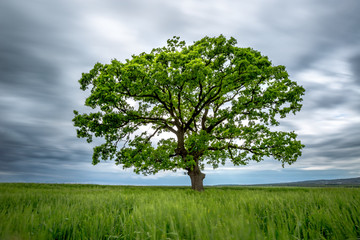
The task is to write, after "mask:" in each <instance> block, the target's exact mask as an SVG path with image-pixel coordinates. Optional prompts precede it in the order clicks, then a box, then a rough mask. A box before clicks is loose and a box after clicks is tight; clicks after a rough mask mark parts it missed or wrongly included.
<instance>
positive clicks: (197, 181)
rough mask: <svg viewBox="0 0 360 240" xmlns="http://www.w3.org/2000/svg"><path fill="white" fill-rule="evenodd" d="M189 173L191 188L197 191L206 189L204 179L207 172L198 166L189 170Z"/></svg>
mask: <svg viewBox="0 0 360 240" xmlns="http://www.w3.org/2000/svg"><path fill="white" fill-rule="evenodd" d="M188 175H189V176H190V179H191V188H192V189H193V190H196V191H199V192H201V191H204V185H203V180H204V178H205V174H204V173H202V172H201V171H200V169H199V168H198V167H195V169H194V170H191V171H188Z"/></svg>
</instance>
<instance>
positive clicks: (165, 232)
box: [0, 184, 360, 240]
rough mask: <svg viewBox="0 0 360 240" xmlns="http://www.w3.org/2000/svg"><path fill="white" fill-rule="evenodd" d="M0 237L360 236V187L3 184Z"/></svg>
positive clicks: (295, 237) (211, 237) (230, 237)
mask: <svg viewBox="0 0 360 240" xmlns="http://www.w3.org/2000/svg"><path fill="white" fill-rule="evenodd" d="M0 239H5V240H6V239H204V240H206V239H286V240H288V239H360V189H359V188H299V187H210V188H206V190H205V192H202V193H199V192H194V191H192V190H190V189H189V188H185V187H131V186H98V185H62V184H0Z"/></svg>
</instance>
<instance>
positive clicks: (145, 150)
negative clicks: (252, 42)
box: [73, 35, 305, 191]
mask: <svg viewBox="0 0 360 240" xmlns="http://www.w3.org/2000/svg"><path fill="white" fill-rule="evenodd" d="M236 43H237V42H236V40H235V39H234V38H230V39H227V38H225V37H224V36H222V35H220V36H219V37H213V38H210V37H204V38H203V39H201V40H199V41H196V42H194V44H193V45H189V46H187V45H186V44H185V42H184V41H180V40H179V38H178V37H174V38H172V39H170V40H168V41H167V46H165V47H163V48H155V49H153V50H152V51H151V52H150V53H141V54H139V55H133V56H132V57H131V59H130V60H128V59H127V60H126V61H125V62H120V61H118V60H113V61H112V62H111V63H110V64H100V63H97V64H95V66H94V68H93V69H91V70H90V72H89V73H83V74H82V78H81V79H80V80H79V82H80V85H81V89H82V90H84V91H85V90H86V89H88V88H90V89H91V90H90V96H89V97H88V98H87V99H86V102H85V105H86V106H89V107H91V108H93V109H94V111H95V112H93V113H84V114H79V112H78V111H74V113H75V117H74V119H73V122H74V125H75V126H76V127H77V136H78V137H82V138H87V141H88V142H91V141H92V137H93V136H95V137H100V138H102V139H103V140H104V144H102V145H100V146H96V147H94V152H93V164H97V163H99V162H100V160H101V159H103V160H108V159H114V160H115V162H116V164H121V165H122V166H123V167H124V168H131V167H132V168H134V171H135V172H136V173H143V174H155V173H157V172H158V171H160V170H172V171H176V170H177V169H183V170H185V171H187V173H188V175H189V176H190V179H191V185H192V188H193V189H195V190H199V191H202V190H203V179H204V178H205V174H203V173H202V172H201V170H202V169H203V168H204V165H205V164H209V165H212V166H213V167H214V168H217V167H218V166H219V164H222V165H224V164H225V162H226V161H227V160H230V161H231V162H232V163H233V164H234V165H245V164H247V163H248V162H249V161H250V160H255V161H257V162H259V161H261V160H263V159H264V158H265V157H273V158H274V159H277V160H279V161H281V162H282V165H283V166H284V164H285V163H288V164H292V163H293V162H295V161H296V160H297V158H298V157H299V156H300V155H301V149H302V148H303V147H304V145H302V144H301V142H300V141H298V140H296V137H297V135H296V134H295V133H294V132H283V131H275V130H274V129H275V127H274V126H277V125H279V118H284V117H286V116H287V115H288V114H289V113H291V112H292V113H295V112H297V111H299V110H300V109H301V106H302V105H301V104H300V102H301V101H302V98H301V96H302V95H303V94H304V91H305V90H304V88H303V87H301V86H298V85H297V84H296V82H294V81H291V80H290V79H289V75H288V73H287V72H286V70H285V67H284V66H273V65H272V63H271V61H270V60H269V59H268V58H267V57H266V56H262V55H261V53H260V52H258V51H256V50H253V49H251V48H240V47H237V46H236ZM144 126H146V127H144ZM165 133H167V134H165Z"/></svg>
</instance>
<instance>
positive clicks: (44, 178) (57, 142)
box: [0, 0, 360, 185]
mask: <svg viewBox="0 0 360 240" xmlns="http://www.w3.org/2000/svg"><path fill="white" fill-rule="evenodd" d="M359 11H360V1H358V0H345V1H339V0H327V1H321V0H292V1H288V0H252V1H245V0H223V1H219V0H206V1H205V0H183V1H170V0H167V1H166V0H151V1H149V0H122V1H115V0H103V1H95V0H62V1H47V0H33V1H25V0H2V1H0V182H41V183H91V184H120V185H190V178H189V177H188V176H186V175H185V174H184V172H183V171H178V172H176V173H173V172H164V171H162V172H159V173H158V174H156V175H151V176H143V175H137V174H135V173H133V172H132V169H126V170H123V169H122V167H121V166H116V165H115V164H114V161H107V162H102V163H100V164H98V165H95V166H93V165H92V164H91V161H92V160H91V156H92V148H93V147H94V146H95V145H96V143H101V139H100V140H98V141H95V143H93V144H88V143H87V142H86V140H85V139H78V138H77V137H76V129H75V127H74V126H73V123H72V121H71V120H72V118H73V117H74V115H73V110H74V109H76V110H78V111H80V112H86V111H89V110H88V109H87V108H86V107H84V101H85V99H86V97H87V93H86V92H83V91H81V90H80V85H79V83H78V80H79V79H80V77H81V73H83V72H88V71H89V70H91V69H92V67H93V66H94V64H95V63H96V62H101V63H109V62H110V61H111V60H112V59H114V58H116V59H118V60H119V61H124V60H125V59H126V58H130V57H131V55H132V54H139V53H141V52H149V51H151V49H153V48H157V47H162V46H164V45H165V44H166V40H167V39H169V38H172V37H173V36H180V37H181V39H182V40H185V41H186V42H187V44H192V43H193V42H194V41H196V40H199V39H201V38H203V37H204V36H210V37H213V36H218V35H220V34H223V35H224V36H226V37H231V36H232V37H234V38H236V39H237V41H238V46H239V47H251V48H253V49H255V50H258V51H260V52H261V53H262V54H263V55H266V56H268V57H269V59H270V60H272V62H273V64H274V65H284V66H286V69H287V71H288V73H289V74H290V78H291V79H292V80H294V81H296V82H297V83H298V84H299V85H302V86H303V87H304V88H305V89H306V93H305V96H304V101H303V108H302V110H301V111H300V112H298V113H297V114H296V115H289V116H288V117H287V118H286V119H283V120H282V121H281V125H280V127H279V129H281V130H285V131H293V130H294V131H295V132H296V133H297V134H298V139H300V140H301V141H302V143H303V144H304V145H305V148H304V150H303V154H302V156H301V157H300V158H299V159H298V160H297V162H295V163H294V164H292V165H291V166H289V165H285V168H282V166H281V163H280V162H278V161H275V160H273V159H266V160H264V161H263V162H260V163H250V164H249V165H247V166H240V167H234V166H232V165H231V164H226V165H225V166H220V167H219V168H218V169H215V170H214V169H212V168H211V167H206V168H205V170H204V173H205V174H206V178H205V180H204V184H205V185H217V184H261V183H276V182H292V181H302V180H315V179H336V178H351V177H360V27H359V23H360V14H359Z"/></svg>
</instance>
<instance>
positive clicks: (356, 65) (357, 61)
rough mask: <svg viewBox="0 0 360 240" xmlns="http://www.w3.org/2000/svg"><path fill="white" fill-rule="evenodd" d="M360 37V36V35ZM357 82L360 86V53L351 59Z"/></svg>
mask: <svg viewBox="0 0 360 240" xmlns="http://www.w3.org/2000/svg"><path fill="white" fill-rule="evenodd" d="M359 39H360V37H359ZM349 62H350V64H351V70H352V72H353V77H354V81H355V83H356V84H357V85H358V87H360V53H359V54H358V55H355V56H352V57H351V58H350V60H349Z"/></svg>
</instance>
